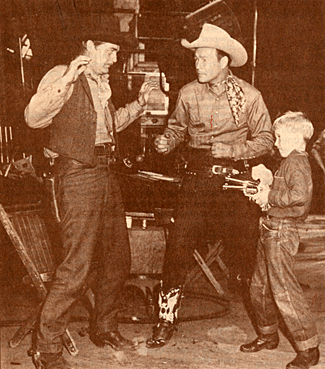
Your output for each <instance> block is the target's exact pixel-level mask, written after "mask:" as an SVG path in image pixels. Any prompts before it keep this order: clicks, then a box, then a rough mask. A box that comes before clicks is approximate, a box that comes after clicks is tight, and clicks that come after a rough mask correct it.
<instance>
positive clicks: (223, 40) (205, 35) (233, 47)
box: [182, 23, 248, 67]
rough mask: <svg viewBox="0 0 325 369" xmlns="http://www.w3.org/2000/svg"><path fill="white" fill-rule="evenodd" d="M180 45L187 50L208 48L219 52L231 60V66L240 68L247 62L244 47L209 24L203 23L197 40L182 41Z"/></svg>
mask: <svg viewBox="0 0 325 369" xmlns="http://www.w3.org/2000/svg"><path fill="white" fill-rule="evenodd" d="M182 45H183V46H184V47H186V48H188V49H197V48H202V47H210V48H214V49H218V50H221V51H223V52H225V53H226V54H228V55H229V56H230V58H231V64H230V65H231V66H234V67H241V66H242V65H244V64H245V63H246V62H247V58H248V57H247V52H246V50H245V48H244V46H243V45H242V44H241V43H240V42H239V41H237V40H235V39H234V38H232V37H231V36H230V35H229V33H228V32H226V31H225V30H224V29H222V28H220V27H218V26H215V25H213V24H210V23H205V24H204V25H203V27H202V30H201V33H200V36H199V38H198V39H197V40H195V41H193V42H191V43H190V42H189V41H187V40H184V39H183V40H182Z"/></svg>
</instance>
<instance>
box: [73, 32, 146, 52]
mask: <svg viewBox="0 0 325 369" xmlns="http://www.w3.org/2000/svg"><path fill="white" fill-rule="evenodd" d="M80 40H81V41H88V40H91V41H99V42H108V43H110V44H114V45H118V46H120V48H121V51H132V50H134V49H136V48H137V47H138V45H139V41H138V39H137V38H136V37H135V36H134V35H132V34H131V33H129V32H110V33H86V34H85V35H82V36H81V37H80Z"/></svg>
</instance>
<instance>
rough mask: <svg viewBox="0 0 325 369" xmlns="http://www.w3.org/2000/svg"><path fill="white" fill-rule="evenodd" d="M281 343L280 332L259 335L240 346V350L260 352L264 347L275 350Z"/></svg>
mask: <svg viewBox="0 0 325 369" xmlns="http://www.w3.org/2000/svg"><path fill="white" fill-rule="evenodd" d="M278 345H279V335H278V333H275V334H272V335H268V336H259V337H257V338H256V339H255V340H254V341H253V342H250V343H246V344H244V345H241V346H240V351H242V352H258V351H261V350H263V349H267V350H274V349H276V348H277V347H278Z"/></svg>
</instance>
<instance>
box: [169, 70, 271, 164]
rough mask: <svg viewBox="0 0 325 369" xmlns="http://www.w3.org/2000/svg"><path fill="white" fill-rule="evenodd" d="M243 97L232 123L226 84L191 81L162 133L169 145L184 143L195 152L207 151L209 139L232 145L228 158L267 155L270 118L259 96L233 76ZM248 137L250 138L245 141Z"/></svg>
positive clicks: (180, 94) (256, 91)
mask: <svg viewBox="0 0 325 369" xmlns="http://www.w3.org/2000/svg"><path fill="white" fill-rule="evenodd" d="M234 78H235V80H236V82H237V83H238V85H239V86H240V87H241V88H242V90H243V92H244V95H245V100H246V102H245V107H244V109H243V111H241V112H240V114H239V123H238V124H236V123H235V120H234V117H233V115H232V111H231V108H230V105H229V102H228V97H227V93H226V85H225V83H224V82H221V83H219V84H217V85H209V84H208V83H199V82H198V81H193V82H191V83H189V84H188V85H186V86H184V87H183V88H182V89H181V90H180V93H179V96H178V101H177V104H176V108H175V111H174V113H173V114H172V115H171V117H170V119H169V121H168V127H167V128H166V130H165V134H168V137H170V139H171V141H172V145H174V146H177V145H179V144H180V143H181V142H183V141H185V140H188V145H189V146H190V147H192V148H197V149H207V150H210V149H211V145H212V144H211V141H210V140H211V139H214V140H217V141H219V142H222V143H225V144H228V145H231V146H232V153H233V156H232V159H235V160H239V159H249V158H253V157H257V156H260V155H263V154H265V153H267V152H269V151H270V150H271V148H272V146H273V136H272V133H271V119H270V116H269V113H268V110H267V108H266V106H265V103H264V101H263V98H262V95H261V93H260V92H259V91H258V90H257V89H255V88H254V87H253V86H251V85H249V84H248V83H246V82H245V81H243V80H241V79H239V78H237V77H235V76H234ZM248 136H250V137H249V138H248Z"/></svg>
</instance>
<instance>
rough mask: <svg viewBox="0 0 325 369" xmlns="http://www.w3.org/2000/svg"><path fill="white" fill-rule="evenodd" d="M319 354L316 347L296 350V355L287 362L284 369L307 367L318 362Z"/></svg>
mask: <svg viewBox="0 0 325 369" xmlns="http://www.w3.org/2000/svg"><path fill="white" fill-rule="evenodd" d="M319 356H320V354H319V349H318V347H314V348H310V349H308V350H306V351H297V356H296V357H295V359H294V360H293V361H291V362H290V363H289V364H287V366H286V369H308V368H310V367H311V366H314V365H317V364H318V362H319Z"/></svg>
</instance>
